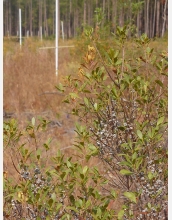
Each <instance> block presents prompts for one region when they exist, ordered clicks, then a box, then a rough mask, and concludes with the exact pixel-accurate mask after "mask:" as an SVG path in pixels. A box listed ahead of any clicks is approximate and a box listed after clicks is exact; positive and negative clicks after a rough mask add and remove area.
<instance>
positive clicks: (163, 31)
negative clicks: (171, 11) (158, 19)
mask: <svg viewBox="0 0 172 220" xmlns="http://www.w3.org/2000/svg"><path fill="white" fill-rule="evenodd" d="M166 11H167V0H166V1H165V5H164V13H163V19H164V21H163V26H162V34H161V37H163V36H164V33H165V23H166V19H167V16H166Z"/></svg>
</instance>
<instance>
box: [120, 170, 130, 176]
mask: <svg viewBox="0 0 172 220" xmlns="http://www.w3.org/2000/svg"><path fill="white" fill-rule="evenodd" d="M120 174H122V175H126V176H129V175H131V174H133V172H131V171H129V170H124V169H123V170H120Z"/></svg>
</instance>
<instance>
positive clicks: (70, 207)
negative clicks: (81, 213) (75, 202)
mask: <svg viewBox="0 0 172 220" xmlns="http://www.w3.org/2000/svg"><path fill="white" fill-rule="evenodd" d="M66 209H68V210H73V211H75V212H76V213H78V210H77V209H76V208H75V207H72V206H67V207H66Z"/></svg>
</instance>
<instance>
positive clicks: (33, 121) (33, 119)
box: [32, 117, 35, 126]
mask: <svg viewBox="0 0 172 220" xmlns="http://www.w3.org/2000/svg"><path fill="white" fill-rule="evenodd" d="M32 125H33V126H35V118H34V117H33V118H32Z"/></svg>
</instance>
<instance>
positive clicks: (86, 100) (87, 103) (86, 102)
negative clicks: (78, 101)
mask: <svg viewBox="0 0 172 220" xmlns="http://www.w3.org/2000/svg"><path fill="white" fill-rule="evenodd" d="M84 103H85V105H86V106H87V107H88V106H89V102H88V99H87V98H86V97H84Z"/></svg>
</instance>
